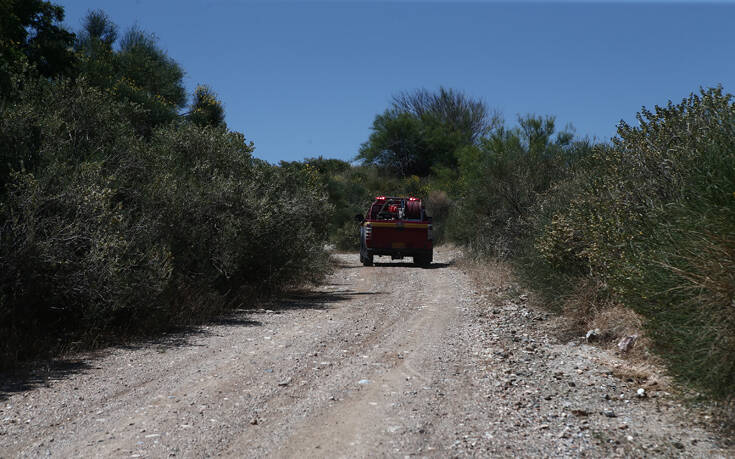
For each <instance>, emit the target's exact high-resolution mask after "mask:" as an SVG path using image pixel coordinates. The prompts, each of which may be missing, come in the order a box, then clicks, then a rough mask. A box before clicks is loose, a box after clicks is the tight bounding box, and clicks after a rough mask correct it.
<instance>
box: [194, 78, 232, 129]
mask: <svg viewBox="0 0 735 459" xmlns="http://www.w3.org/2000/svg"><path fill="white" fill-rule="evenodd" d="M188 118H189V121H191V122H193V123H195V124H198V125H200V126H225V109H224V108H223V107H222V102H220V101H219V100H218V99H217V95H216V94H215V93H214V91H212V89H211V88H209V87H208V86H206V85H199V86H197V88H196V89H195V90H194V100H193V101H192V103H191V107H190V108H189V115H188Z"/></svg>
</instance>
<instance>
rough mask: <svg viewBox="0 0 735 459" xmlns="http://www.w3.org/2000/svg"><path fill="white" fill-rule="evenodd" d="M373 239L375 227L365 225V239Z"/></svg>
mask: <svg viewBox="0 0 735 459" xmlns="http://www.w3.org/2000/svg"><path fill="white" fill-rule="evenodd" d="M372 238H373V227H372V225H370V224H369V223H368V224H367V225H365V239H372Z"/></svg>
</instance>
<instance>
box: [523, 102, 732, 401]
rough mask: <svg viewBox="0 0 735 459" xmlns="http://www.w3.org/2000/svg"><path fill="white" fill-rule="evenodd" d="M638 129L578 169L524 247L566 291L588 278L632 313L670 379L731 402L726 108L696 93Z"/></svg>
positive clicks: (644, 117) (644, 115)
mask: <svg viewBox="0 0 735 459" xmlns="http://www.w3.org/2000/svg"><path fill="white" fill-rule="evenodd" d="M638 123H639V126H637V127H631V126H629V125H627V124H625V123H623V124H621V125H620V127H619V129H618V135H619V137H618V138H616V139H614V142H613V145H612V146H611V147H609V148H608V147H600V148H597V149H596V150H595V152H594V154H593V155H592V156H591V157H590V158H589V161H586V162H583V163H582V167H581V169H580V171H579V172H578V173H577V174H576V176H575V177H574V178H573V179H572V180H571V181H570V183H574V185H575V189H576V191H575V192H571V193H568V194H567V196H568V203H567V204H566V205H565V206H563V207H562V208H560V209H559V211H558V212H556V213H555V214H554V215H553V216H552V217H551V218H550V219H549V220H547V224H546V225H545V226H544V227H543V230H542V232H541V233H540V234H539V235H538V237H537V238H536V241H535V247H536V249H537V251H538V255H539V257H541V258H542V260H543V263H545V264H546V265H547V266H548V267H550V268H552V269H554V270H556V271H557V272H561V273H564V274H565V275H567V277H568V279H570V283H573V279H575V278H576V279H581V278H584V277H588V278H594V279H598V280H599V283H598V284H599V285H601V286H604V287H603V289H604V291H603V292H601V293H602V294H604V295H607V296H608V297H609V298H611V299H612V300H614V301H613V302H618V303H622V304H625V305H627V306H629V307H632V308H634V309H635V310H636V311H637V312H639V313H641V314H642V315H643V316H644V317H645V318H646V319H647V326H648V327H649V329H650V330H651V337H652V339H653V342H654V346H655V348H656V349H657V350H658V351H659V352H660V353H661V354H662V355H663V356H664V357H665V358H666V359H667V361H668V362H669V363H670V368H671V371H672V372H673V373H674V374H676V375H678V376H680V377H682V378H683V379H685V380H687V381H689V382H693V383H696V384H700V385H701V386H702V387H705V388H707V389H709V390H710V391H712V392H713V393H716V394H720V395H724V394H728V393H729V394H732V393H733V392H735V358H733V356H735V340H733V338H732V337H733V336H735V322H733V319H732V317H733V315H732V312H733V306H734V305H735V303H733V301H734V298H735V278H733V275H732V274H731V273H733V272H735V254H734V253H733V238H732V234H735V195H733V190H735V104H733V101H732V96H730V95H727V94H723V92H722V90H721V88H714V89H707V90H702V91H701V92H700V94H698V95H691V96H690V97H689V98H687V99H685V100H684V101H682V102H681V103H680V104H678V105H674V104H672V103H669V104H668V105H667V106H665V107H656V108H655V110H654V111H648V110H643V111H642V112H641V113H640V114H639V115H638ZM566 189H567V190H570V187H569V185H568V184H567V185H566ZM536 262H537V263H536V265H539V264H543V263H538V260H536Z"/></svg>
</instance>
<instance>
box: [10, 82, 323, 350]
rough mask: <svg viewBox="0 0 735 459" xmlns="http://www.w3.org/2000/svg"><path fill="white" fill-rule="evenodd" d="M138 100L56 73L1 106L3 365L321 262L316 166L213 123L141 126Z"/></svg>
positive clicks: (311, 270) (207, 310)
mask: <svg viewBox="0 0 735 459" xmlns="http://www.w3.org/2000/svg"><path fill="white" fill-rule="evenodd" d="M138 110H141V108H140V107H139V106H137V105H134V104H130V103H129V102H125V101H119V100H118V99H117V98H116V97H115V96H114V95H113V94H110V93H108V92H107V91H103V90H100V89H97V88H94V87H90V86H88V85H87V84H85V82H84V80H79V81H76V82H71V81H56V82H53V83H43V84H38V85H27V86H26V89H25V91H24V92H23V93H22V94H21V95H20V97H19V99H18V101H17V102H15V103H13V104H11V105H10V106H9V107H8V113H7V116H5V117H3V118H2V121H1V122H0V139H3V146H2V153H3V155H4V157H5V158H7V159H8V160H9V163H8V164H10V168H9V169H7V170H5V171H4V176H3V182H4V192H3V193H2V194H1V195H0V222H1V223H0V319H1V320H0V336H3V340H2V342H0V364H5V363H8V362H13V361H14V360H16V359H18V358H24V357H27V356H33V355H36V354H37V353H38V352H42V351H45V350H46V349H48V346H49V345H53V344H55V343H57V341H56V339H55V338H59V339H61V341H59V342H60V343H65V342H68V340H69V339H80V338H83V336H84V334H86V333H90V334H91V333H100V332H104V331H105V330H127V331H128V332H136V331H144V330H150V329H157V328H160V327H165V326H167V325H168V324H170V323H171V322H179V321H186V320H190V319H191V318H192V317H201V316H206V315H210V314H211V313H212V312H214V311H218V310H220V309H221V308H222V307H224V306H225V305H227V304H230V303H233V302H234V303H235V304H237V303H239V302H242V301H246V299H247V298H252V297H253V296H254V295H255V296H257V295H262V294H268V293H275V292H278V291H280V290H281V289H283V288H287V287H289V286H293V285H298V284H300V283H303V282H309V281H316V280H318V279H319V278H320V277H321V276H322V275H323V274H324V273H325V272H326V271H327V269H328V262H327V254H326V252H325V251H324V245H325V242H326V235H327V231H326V225H327V223H326V222H328V221H329V220H330V216H331V213H332V207H331V205H330V204H329V202H328V200H327V197H326V195H325V193H324V190H323V185H322V183H321V182H320V179H319V177H318V176H317V174H316V173H315V172H312V171H309V170H296V169H289V168H281V167H274V166H271V165H269V164H267V163H265V162H263V161H259V160H255V159H253V158H252V156H251V152H252V150H253V146H252V143H249V142H246V141H245V139H244V137H243V136H242V134H239V133H236V132H231V131H228V130H227V129H225V128H224V127H211V126H198V125H196V124H194V123H183V124H169V125H166V126H162V127H160V128H158V129H156V130H154V131H153V132H152V133H151V136H150V137H149V138H148V139H142V138H141V137H140V136H138V135H137V133H136V130H135V127H134V125H133V124H132V122H131V119H134V118H135V115H136V111H138ZM94 330H97V332H93V331H94ZM38 336H44V337H46V338H48V339H46V340H38ZM90 339H91V337H90Z"/></svg>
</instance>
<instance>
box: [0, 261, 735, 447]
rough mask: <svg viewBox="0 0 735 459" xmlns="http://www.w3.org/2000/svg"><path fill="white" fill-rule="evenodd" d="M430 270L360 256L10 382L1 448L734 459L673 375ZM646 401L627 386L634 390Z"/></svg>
mask: <svg viewBox="0 0 735 459" xmlns="http://www.w3.org/2000/svg"><path fill="white" fill-rule="evenodd" d="M455 255H456V254H455V253H454V252H452V251H449V250H439V251H438V253H437V256H436V257H435V258H436V263H435V264H434V265H433V267H432V269H421V268H415V267H413V266H411V265H410V264H403V263H386V264H381V263H380V261H381V259H376V261H377V262H378V264H377V266H376V267H373V268H364V267H362V266H361V265H359V263H358V259H357V255H352V254H350V255H337V256H336V258H337V261H338V263H339V265H340V267H339V268H338V269H337V270H336V272H335V274H334V275H332V276H331V278H330V280H329V282H328V283H327V284H326V285H324V286H322V287H320V288H319V289H317V290H316V291H313V292H310V293H308V294H304V295H300V296H296V297H294V298H291V299H287V300H285V301H283V302H280V303H278V304H276V305H271V306H268V307H269V308H270V309H269V310H260V311H256V312H252V311H249V312H248V311H241V312H238V313H236V314H234V315H233V316H231V317H228V318H225V319H222V320H220V321H219V322H217V323H215V324H212V325H210V326H207V327H203V328H201V329H200V330H198V331H197V332H194V333H189V334H186V335H177V336H171V337H167V338H165V339H162V340H160V341H158V342H155V343H146V344H145V345H141V346H135V347H129V348H116V349H110V350H107V351H105V352H104V353H100V354H97V355H93V356H88V357H86V358H83V359H80V360H78V361H67V362H65V363H64V364H63V365H61V364H59V365H55V366H54V367H52V368H48V369H39V370H38V372H36V373H35V374H34V375H29V376H27V377H26V378H18V377H15V378H12V379H9V378H8V379H6V380H4V381H3V386H2V389H1V390H2V391H1V392H0V457H16V456H47V455H50V456H58V457H70V456H82V457H148V456H150V457H168V456H184V457H202V456H208V455H224V456H233V457H243V456H248V457H252V456H281V457H294V456H299V457H303V456H307V457H324V456H332V457H333V456H351V457H352V456H357V457H361V456H429V457H447V456H464V455H482V456H485V455H493V456H519V455H520V456H602V455H605V456H692V457H705V456H710V457H733V456H734V455H735V450H733V449H732V447H729V449H728V446H727V445H725V439H723V438H717V437H716V436H715V435H714V434H713V433H711V432H710V431H708V430H707V423H708V422H709V419H707V417H706V416H705V414H703V413H693V412H691V411H688V410H687V409H686V408H684V407H683V406H682V405H681V404H680V402H678V401H677V400H676V399H675V398H674V397H673V396H671V395H669V394H668V393H667V392H666V387H665V386H663V385H662V384H660V383H658V382H656V381H654V380H652V379H651V378H648V380H646V381H645V382H644V381H642V380H636V378H635V377H634V376H635V375H634V374H631V373H630V372H626V370H625V369H626V364H625V362H622V361H619V360H618V359H617V358H616V357H615V356H613V355H611V354H609V353H606V352H604V351H602V350H599V349H596V348H593V347H589V346H587V345H584V344H578V343H576V342H571V343H563V342H559V341H558V339H557V338H555V335H554V323H553V322H554V319H553V318H552V317H550V316H549V315H548V314H546V313H545V312H543V311H540V310H535V309H533V308H532V307H530V306H528V305H527V303H526V301H524V297H523V296H517V297H515V296H514V295H510V296H509V294H508V291H507V286H506V285H503V281H502V280H500V279H501V278H500V277H498V279H499V280H498V281H497V282H496V285H485V286H483V287H482V288H481V289H479V290H480V291H478V288H477V287H475V286H473V285H472V284H471V282H470V280H469V279H468V277H467V276H466V275H465V274H463V273H462V272H461V271H460V270H459V269H457V268H456V267H455V266H453V264H452V260H453V257H454V256H455ZM640 388H643V389H645V395H646V396H645V397H637V395H636V394H637V391H638V389H640Z"/></svg>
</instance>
